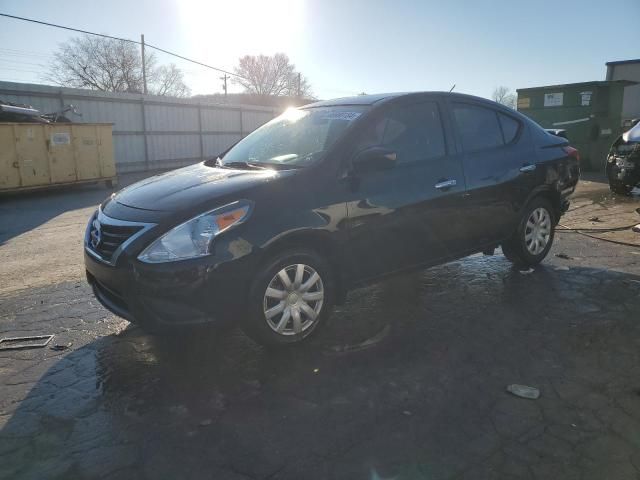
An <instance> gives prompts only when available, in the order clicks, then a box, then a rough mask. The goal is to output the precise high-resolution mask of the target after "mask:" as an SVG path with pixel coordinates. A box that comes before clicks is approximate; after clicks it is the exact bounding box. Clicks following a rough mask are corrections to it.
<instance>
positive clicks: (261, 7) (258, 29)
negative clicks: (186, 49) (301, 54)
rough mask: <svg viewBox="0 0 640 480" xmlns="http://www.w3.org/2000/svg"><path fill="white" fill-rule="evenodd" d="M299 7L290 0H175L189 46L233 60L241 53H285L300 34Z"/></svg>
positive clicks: (220, 57)
mask: <svg viewBox="0 0 640 480" xmlns="http://www.w3.org/2000/svg"><path fill="white" fill-rule="evenodd" d="M303 7H304V5H303V2H302V1H294V0H268V1H259V0H245V1H235V2H229V1H206V0H186V1H182V0H180V1H179V2H178V9H179V12H180V23H181V27H182V29H183V32H184V35H185V37H186V39H187V40H188V42H189V43H190V46H192V47H193V48H194V49H198V50H200V52H202V53H208V54H209V56H213V55H215V57H216V58H217V59H219V61H220V60H223V61H227V62H229V61H230V60H231V61H232V62H233V63H235V61H236V60H237V57H238V56H241V55H247V54H249V55H257V54H267V55H271V54H273V53H276V52H284V53H289V51H290V50H291V47H292V45H293V43H294V42H295V38H296V37H297V36H299V35H301V33H302V28H303V26H302V24H303V22H302V20H303ZM298 38H299V37H298ZM228 57H231V58H228ZM218 63H219V62H218Z"/></svg>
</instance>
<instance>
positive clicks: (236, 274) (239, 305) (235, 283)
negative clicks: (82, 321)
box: [84, 247, 250, 331]
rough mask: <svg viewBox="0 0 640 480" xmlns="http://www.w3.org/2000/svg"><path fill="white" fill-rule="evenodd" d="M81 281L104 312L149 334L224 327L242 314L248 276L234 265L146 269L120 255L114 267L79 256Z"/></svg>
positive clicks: (197, 263) (192, 263)
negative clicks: (205, 326)
mask: <svg viewBox="0 0 640 480" xmlns="http://www.w3.org/2000/svg"><path fill="white" fill-rule="evenodd" d="M84 260H85V268H86V275H87V281H88V282H89V284H90V285H91V288H92V289H93V292H94V295H95V297H96V298H97V299H98V301H99V302H100V303H101V304H102V305H103V306H104V307H105V308H107V309H108V310H109V311H111V312H113V313H114V314H116V315H118V316H119V317H122V318H124V319H126V320H129V321H130V322H132V323H136V324H139V325H140V326H141V327H143V328H146V329H147V330H150V331H161V330H166V329H167V328H171V327H193V326H197V325H203V324H215V325H220V326H222V325H225V324H228V323H230V322H233V321H234V320H236V319H237V318H238V315H240V314H242V313H243V311H244V310H243V308H244V306H245V305H246V292H247V291H248V281H249V280H248V279H249V278H250V276H249V275H246V274H244V273H241V271H242V269H243V265H242V261H241V260H238V262H239V263H237V264H234V263H235V262H232V263H225V264H222V265H221V264H216V263H214V262H213V259H212V257H203V258H200V259H194V260H189V261H183V262H170V263H166V264H153V265H148V264H144V263H142V262H138V261H137V260H134V259H131V258H130V257H129V256H128V255H127V254H126V252H123V254H122V255H121V256H120V258H119V259H118V262H117V264H116V265H109V264H105V263H103V262H101V261H100V260H98V259H96V258H95V257H94V256H93V255H91V254H90V253H89V252H88V251H87V247H85V253H84Z"/></svg>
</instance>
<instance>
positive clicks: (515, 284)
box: [0, 177, 640, 480]
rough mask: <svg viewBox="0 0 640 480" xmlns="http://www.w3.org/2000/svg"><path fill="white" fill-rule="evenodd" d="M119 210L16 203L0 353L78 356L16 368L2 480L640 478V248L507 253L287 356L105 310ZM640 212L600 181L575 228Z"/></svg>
mask: <svg viewBox="0 0 640 480" xmlns="http://www.w3.org/2000/svg"><path fill="white" fill-rule="evenodd" d="M132 180H133V178H128V179H125V182H124V183H127V182H129V181H132ZM109 193H110V192H109V191H107V190H105V189H103V188H99V187H83V188H80V189H72V190H64V191H58V192H54V193H48V194H37V195H33V194H32V195H29V196H20V197H13V198H10V199H0V265H2V275H1V280H0V319H1V320H0V337H2V336H18V335H23V334H24V335H34V334H43V333H47V334H49V333H50V334H55V338H54V339H53V341H52V343H51V345H59V346H60V347H61V348H63V350H60V351H56V350H52V349H51V348H48V347H47V348H43V349H31V350H22V351H11V352H8V351H7V352H1V351H0V385H1V391H2V395H0V478H7V479H16V478H20V479H21V478H33V479H42V478H60V479H62V478H65V479H68V478H74V479H75V478H80V479H84V478H101V479H102V478H118V479H121V478H124V479H127V478H149V479H151V478H153V479H159V478H160V479H162V478H167V479H178V478H212V479H267V478H269V479H300V478H304V479H378V478H385V479H390V478H396V479H398V480H401V479H449V478H451V479H467V478H468V479H488V478H496V479H497V478H500V479H502V478H514V479H519V478H523V479H533V478H535V479H537V478H540V479H542V478H544V479H549V478H563V479H573V478H575V479H592V478H593V479H605V478H611V479H626V478H629V479H631V478H633V479H637V478H640V473H639V472H640V348H639V347H640V324H639V323H638V318H639V317H638V311H640V296H639V295H638V292H639V291H640V247H634V246H631V245H620V244H616V243H611V242H610V241H603V240H598V239H594V238H590V237H585V236H583V235H580V234H578V233H575V232H574V231H563V232H560V233H558V234H557V237H556V243H555V244H554V247H553V248H552V250H551V253H550V255H549V257H548V259H547V260H546V261H545V262H544V263H543V264H542V265H541V266H539V267H538V268H536V269H535V270H534V271H533V272H530V273H523V272H520V271H518V270H515V269H513V268H511V266H510V264H509V263H508V262H507V261H506V260H505V259H504V257H503V256H502V255H501V254H500V252H499V251H497V252H496V255H495V256H491V257H487V256H481V255H475V256H472V257H468V258H466V259H463V260H460V261H456V262H451V263H449V264H446V265H443V266H440V267H436V268H432V269H429V270H425V271H421V272H416V273H412V274H408V275H403V276H400V277H396V278H392V279H390V280H388V281H385V282H384V283H380V284H378V285H374V286H371V287H367V288H363V289H360V290H357V291H354V292H352V293H351V294H350V295H349V298H348V302H347V304H346V305H344V306H341V307H340V308H338V309H337V310H336V312H335V314H334V316H333V318H332V321H331V323H330V324H329V325H328V326H327V328H326V329H325V330H324V331H323V332H322V334H321V336H319V337H318V338H316V339H314V340H313V341H312V342H311V343H310V344H308V345H306V346H304V347H302V348H296V349H290V350H286V351H282V352H268V351H266V350H264V349H262V348H261V347H259V346H257V345H256V344H254V343H252V342H251V341H250V340H248V339H247V338H246V337H244V336H243V335H242V334H241V333H240V332H238V331H230V332H227V333H224V334H223V333H215V332H212V333H209V334H206V335H199V336H198V337H194V336H189V335H185V336H181V337H179V338H174V339H160V338H155V337H152V336H148V335H146V334H145V333H144V332H142V331H140V330H139V329H137V328H133V327H131V326H129V324H128V323H127V322H126V321H124V320H122V319H119V318H117V317H115V316H113V315H111V314H110V313H109V312H107V311H106V310H104V309H103V308H102V307H101V306H100V305H99V304H98V302H97V301H95V300H94V299H93V298H92V296H91V294H90V291H89V288H88V287H87V285H86V284H85V282H84V280H83V275H84V270H83V266H82V245H81V239H82V235H83V232H84V227H85V222H86V220H87V218H88V216H89V215H90V213H91V212H92V211H93V209H94V208H95V205H96V204H97V203H98V202H99V201H100V200H102V199H103V198H104V197H105V196H106V195H108V194H109ZM638 200H639V199H638V197H635V198H631V199H621V198H619V197H614V196H612V195H610V194H609V192H608V189H607V186H606V184H603V183H602V182H601V181H599V180H598V179H597V178H595V177H594V178H588V180H587V181H585V182H582V183H581V184H580V186H579V190H578V192H577V193H576V195H575V198H574V201H573V205H572V210H571V211H570V212H569V213H568V214H567V215H566V216H565V217H563V219H562V221H561V223H562V224H563V225H565V226H566V227H570V228H576V227H579V228H583V229H584V228H604V227H611V226H623V225H629V224H632V223H634V222H635V223H637V222H638V221H640V217H638V215H637V214H636V213H635V212H634V209H635V208H637V207H640V201H638ZM595 217H597V219H595ZM589 234H592V235H594V236H598V237H602V238H604V239H606V240H612V241H614V242H623V243H629V244H638V245H640V242H639V241H638V238H640V236H639V235H637V234H633V233H631V232H629V231H620V232H615V233H606V234H603V233H598V232H589ZM512 383H519V384H525V385H531V386H535V387H537V388H539V389H540V391H541V396H540V398H539V399H538V400H527V399H522V398H518V397H516V396H513V395H511V394H509V393H507V392H506V391H505V388H506V386H507V385H509V384H512Z"/></svg>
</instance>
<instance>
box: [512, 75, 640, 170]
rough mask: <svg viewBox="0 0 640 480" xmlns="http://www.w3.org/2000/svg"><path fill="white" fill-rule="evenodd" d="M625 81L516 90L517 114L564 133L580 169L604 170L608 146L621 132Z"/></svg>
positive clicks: (626, 84) (627, 84)
mask: <svg viewBox="0 0 640 480" xmlns="http://www.w3.org/2000/svg"><path fill="white" fill-rule="evenodd" d="M630 85H634V82H628V81H624V80H620V81H605V82H583V83H570V84H566V85H549V86H544V87H536V88H521V89H518V90H517V92H518V111H519V112H521V113H523V114H524V115H527V116H528V117H530V118H532V119H533V120H535V121H536V122H538V123H539V124H540V125H541V126H542V127H544V128H547V129H563V130H566V133H567V137H568V138H569V141H570V142H571V145H573V146H575V147H576V148H577V149H578V150H579V151H580V159H581V163H582V165H583V167H585V168H586V169H591V170H603V169H604V166H605V164H606V158H607V152H608V151H609V146H610V145H611V143H612V142H613V141H614V140H615V139H616V138H617V137H618V135H620V133H621V132H622V124H623V120H624V119H623V118H622V102H623V97H624V89H625V88H626V87H628V86H630Z"/></svg>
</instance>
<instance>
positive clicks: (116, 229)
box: [87, 218, 143, 261]
mask: <svg viewBox="0 0 640 480" xmlns="http://www.w3.org/2000/svg"><path fill="white" fill-rule="evenodd" d="M142 228H143V226H142V225H110V224H109V223H106V222H105V219H104V218H100V219H94V220H93V221H92V223H91V228H90V230H89V238H88V239H87V240H88V246H89V248H90V249H91V250H93V251H94V252H96V253H97V254H98V255H100V257H101V258H102V259H104V260H106V261H110V260H111V259H112V257H113V254H114V252H115V251H116V250H117V249H118V247H120V245H122V244H123V243H124V242H126V241H127V240H128V239H129V238H131V236H132V235H134V234H136V233H138V232H139V231H140V230H142Z"/></svg>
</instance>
